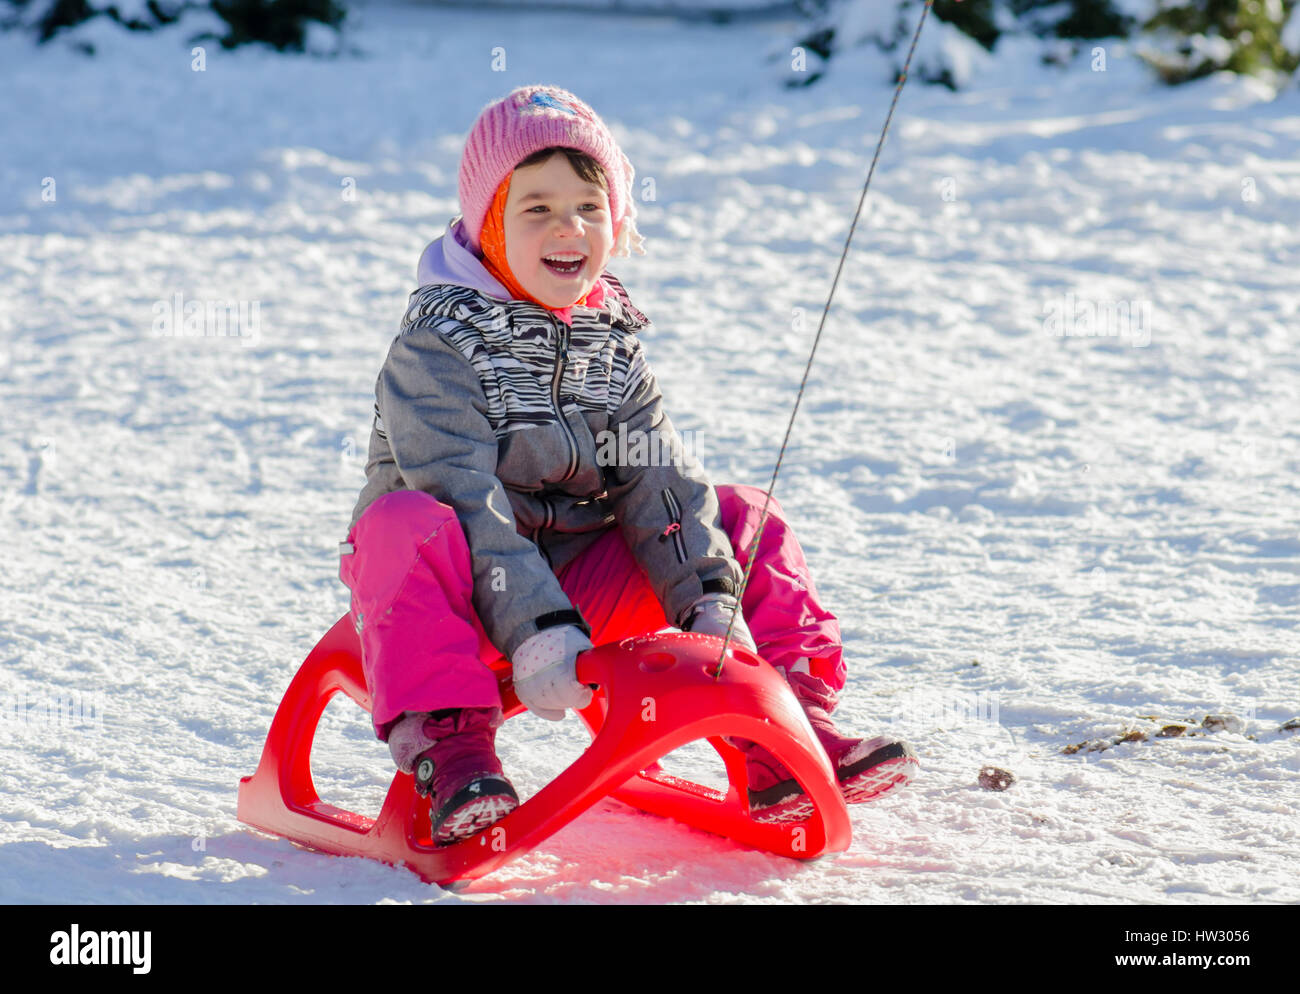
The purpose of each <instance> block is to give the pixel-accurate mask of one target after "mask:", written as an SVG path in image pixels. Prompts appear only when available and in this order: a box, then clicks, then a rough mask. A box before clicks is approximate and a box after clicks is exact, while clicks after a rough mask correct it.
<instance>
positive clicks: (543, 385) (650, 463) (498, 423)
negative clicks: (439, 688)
mask: <svg viewBox="0 0 1300 994" xmlns="http://www.w3.org/2000/svg"><path fill="white" fill-rule="evenodd" d="M436 246H437V243H435V244H434V245H433V246H430V248H431V249H433V248H435V247H436ZM461 248H462V247H461V246H460V245H456V246H453V247H452V249H451V252H453V253H456V255H457V260H458V261H459V263H460V264H461V266H462V267H464V266H466V265H470V266H472V263H466V260H465V259H464V253H463V251H457V250H460V249H461ZM427 254H428V251H427V250H426V255H427ZM449 254H450V253H449ZM480 269H481V267H480ZM482 273H483V277H484V278H485V279H483V282H486V280H487V279H490V277H487V275H486V270H482ZM421 275H422V276H427V275H428V274H427V272H425V270H424V267H423V265H422V272H421ZM452 278H453V279H458V280H460V281H461V282H460V283H454V282H443V283H432V284H427V285H423V286H421V287H420V289H418V290H416V291H415V292H414V293H413V294H412V295H411V298H410V301H409V304H408V307H407V312H406V315H405V317H404V319H403V321H402V326H401V331H400V333H399V334H398V336H397V338H396V339H394V341H393V343H392V346H391V348H390V349H389V352H388V358H387V360H386V361H385V363H384V366H383V369H382V370H381V371H380V374H379V379H378V382H377V383H376V385H375V396H376V404H375V419H374V425H373V428H372V430H371V436H370V450H369V457H368V460H367V463H366V477H367V482H366V485H365V487H364V489H363V490H362V492H361V496H360V498H359V499H358V501H357V504H356V508H355V510H354V511H353V515H352V521H353V523H355V522H356V521H357V519H358V518H360V516H361V514H362V512H363V511H364V510H365V509H366V507H368V506H369V505H370V504H371V502H373V501H374V500H376V499H377V498H378V497H380V496H382V495H383V494H386V493H389V492H391V491H393V490H402V489H418V490H423V491H426V492H427V493H430V494H432V495H433V496H434V497H436V498H437V499H438V500H440V501H442V502H444V503H446V504H449V505H450V506H451V507H452V508H454V509H455V511H456V514H457V517H458V519H459V520H460V523H461V525H462V526H463V528H464V531H465V535H466V538H467V539H468V542H469V547H470V552H471V554H472V559H473V573H474V594H473V604H474V607H475V610H476V611H477V613H478V615H479V617H480V619H481V621H482V622H483V627H484V629H485V630H486V632H487V634H488V637H489V638H491V640H492V642H493V644H494V645H496V647H497V648H498V649H500V650H501V651H502V652H503V653H504V654H505V655H506V656H507V657H509V656H512V655H513V653H514V651H515V649H516V648H517V647H518V646H519V644H520V643H521V642H523V641H524V640H525V639H526V638H528V637H529V636H530V635H533V634H535V633H536V632H537V631H538V630H539V628H545V627H548V625H550V624H555V623H560V622H564V621H578V622H579V623H580V624H581V625H582V627H584V628H586V629H587V630H588V634H590V629H589V627H588V626H587V625H586V624H585V622H582V621H581V620H580V618H578V617H575V616H574V615H573V613H572V612H573V605H572V604H571V603H570V601H569V599H568V597H567V596H566V595H565V593H564V591H563V590H562V589H561V587H560V584H559V581H558V580H557V579H556V576H555V573H556V572H558V571H559V570H560V569H561V568H563V567H564V566H565V565H566V564H567V563H568V562H570V561H571V560H572V559H573V558H574V557H576V556H577V555H578V554H579V553H581V552H582V551H583V550H584V549H586V548H587V547H588V546H589V545H590V544H591V543H592V542H593V541H595V540H596V539H597V538H598V537H600V535H602V534H603V533H604V532H605V531H606V530H607V529H608V528H610V527H611V526H614V525H617V526H618V527H619V528H620V529H621V531H622V534H623V537H624V539H625V541H626V542H627V544H628V547H629V548H630V549H631V550H632V553H633V555H634V557H635V559H636V560H637V562H638V563H639V564H640V565H641V567H642V569H643V570H644V571H645V574H646V576H647V577H648V579H649V581H650V584H651V586H652V588H653V590H654V592H655V595H656V596H657V597H658V599H659V602H660V604H661V605H662V606H663V608H664V614H665V616H666V617H667V619H668V621H669V623H671V624H674V625H680V623H681V621H682V620H683V615H684V614H685V613H686V612H687V610H688V609H689V608H690V607H691V606H692V605H693V604H694V602H695V601H696V600H697V599H698V598H699V597H701V596H702V595H703V594H704V593H705V592H707V591H715V590H726V591H730V592H734V591H735V589H736V588H738V587H739V584H740V579H741V570H740V567H739V565H738V564H737V563H736V561H735V559H734V558H733V555H732V550H731V544H730V542H729V540H728V538H727V536H726V534H725V533H724V532H723V531H722V527H721V518H720V514H719V508H718V499H717V494H716V492H715V491H714V489H713V487H712V486H711V485H710V483H709V481H708V479H707V478H706V477H705V475H704V472H703V470H702V469H701V467H700V465H699V463H698V461H696V460H695V459H694V457H693V456H692V455H691V454H690V453H689V452H683V451H682V445H681V442H680V439H679V436H678V435H677V433H676V432H675V431H674V429H673V426H672V423H671V422H670V421H669V419H668V416H667V414H665V413H664V410H663V406H662V403H661V398H660V392H659V387H658V385H657V383H656V381H655V377H654V374H653V373H652V372H651V370H650V367H649V365H648V364H647V362H646V359H645V355H644V353H643V352H642V348H641V342H640V340H639V339H638V337H637V332H638V330H639V329H641V328H643V327H645V326H646V325H648V324H649V321H648V320H647V319H646V317H645V316H644V315H643V314H641V312H640V311H638V310H637V309H636V308H635V307H634V306H633V305H632V303H631V301H630V300H629V299H628V296H627V293H626V291H625V290H624V289H623V287H622V285H621V284H620V283H619V282H618V280H617V279H615V278H613V277H612V276H609V274H605V275H604V276H603V277H602V279H603V280H604V281H605V286H606V290H607V292H606V297H605V302H604V304H602V306H601V308H600V309H594V308H587V307H575V308H574V309H573V323H572V327H570V326H569V325H567V324H565V323H564V322H563V321H562V320H560V319H559V318H558V317H556V316H555V315H554V314H552V313H551V312H550V311H548V310H546V309H545V308H543V307H540V306H538V305H536V304H533V303H530V302H528V301H521V300H510V299H500V298H498V297H495V296H490V295H489V294H488V293H487V292H484V290H483V289H480V288H478V287H476V286H473V285H466V284H468V283H470V282H472V278H471V279H466V278H465V277H464V276H459V277H455V276H453V277H452ZM492 282H493V283H495V281H492ZM498 286H499V285H498ZM502 297H508V295H506V294H504V293H502ZM620 426H622V428H620ZM638 435H640V437H641V438H642V439H645V440H646V441H645V442H644V443H643V444H639V445H638V443H637V441H636V440H637V438H638ZM620 438H622V439H623V440H624V442H625V443H627V444H624V445H623V446H622V447H620V445H619V444H618V440H619V439H620ZM656 453H657V456H658V458H656ZM666 453H671V454H675V455H677V456H679V458H676V459H672V458H663V456H664V455H665V454H666ZM674 463H676V464H674Z"/></svg>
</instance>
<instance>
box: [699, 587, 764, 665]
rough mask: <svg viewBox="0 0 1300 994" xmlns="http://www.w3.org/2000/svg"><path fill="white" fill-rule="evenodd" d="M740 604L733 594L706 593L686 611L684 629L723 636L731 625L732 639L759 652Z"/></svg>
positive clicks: (752, 650) (750, 649)
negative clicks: (733, 622)
mask: <svg viewBox="0 0 1300 994" xmlns="http://www.w3.org/2000/svg"><path fill="white" fill-rule="evenodd" d="M739 606H740V605H739V603H738V602H737V600H736V598H734V597H732V596H731V594H705V595H704V596H703V597H701V598H700V599H699V600H697V601H696V602H695V603H694V604H692V605H691V609H690V610H689V611H688V612H687V613H686V620H685V621H683V622H682V631H684V632H703V633H704V634H705V635H716V636H718V637H719V638H722V637H723V636H724V635H726V634H727V626H728V625H731V641H732V642H737V643H739V644H740V645H743V646H744V647H745V648H746V649H748V650H749V651H750V652H758V647H757V646H756V645H755V644H754V636H753V635H751V634H750V633H749V626H748V625H746V624H745V615H744V613H743V612H741V611H739V610H738V608H739ZM732 615H735V618H736V621H735V624H732V621H731V618H732Z"/></svg>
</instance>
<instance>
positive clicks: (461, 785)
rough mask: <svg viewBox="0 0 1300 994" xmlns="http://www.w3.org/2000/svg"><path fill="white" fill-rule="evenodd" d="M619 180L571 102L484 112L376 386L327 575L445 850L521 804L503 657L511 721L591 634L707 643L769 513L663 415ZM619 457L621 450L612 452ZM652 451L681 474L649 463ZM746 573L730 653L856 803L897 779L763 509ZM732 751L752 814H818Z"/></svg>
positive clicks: (828, 629)
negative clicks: (743, 660)
mask: <svg viewBox="0 0 1300 994" xmlns="http://www.w3.org/2000/svg"><path fill="white" fill-rule="evenodd" d="M632 177H633V170H632V165H631V163H630V162H628V160H627V158H626V156H624V155H623V153H622V152H621V151H620V149H619V147H618V145H617V144H616V142H615V141H614V138H613V136H612V135H611V134H610V132H609V130H608V129H607V128H606V127H605V125H604V123H603V122H602V121H601V120H600V118H599V117H597V116H596V114H595V112H593V111H592V110H591V108H590V107H588V106H587V105H586V104H585V103H583V102H582V101H581V100H579V99H578V98H576V97H575V96H573V95H572V94H570V93H567V92H566V91H564V90H560V89H557V88H554V87H547V86H527V87H521V88H519V89H517V90H514V91H513V92H512V93H510V94H509V95H507V96H506V97H505V98H504V99H502V100H500V101H497V102H495V103H493V104H490V105H489V106H488V107H486V108H485V109H484V110H483V112H482V113H481V115H480V116H479V118H478V120H477V121H476V122H475V124H474V127H473V129H472V130H471V132H470V134H469V137H468V139H467V140H466V143H465V151H464V155H463V157H462V160H461V165H460V183H459V192H460V206H461V214H460V215H459V216H457V217H456V218H453V219H452V222H451V223H450V225H449V226H448V228H447V232H446V234H444V235H443V236H442V237H440V238H439V239H437V240H436V241H434V242H433V243H432V244H431V245H429V247H428V248H427V249H425V251H424V254H423V256H422V257H421V259H420V264H419V273H418V275H419V282H420V288H419V289H418V290H416V291H415V292H414V293H413V294H412V295H411V298H410V302H409V306H408V308H407V312H406V316H405V318H404V319H403V321H402V327H401V332H400V334H399V335H398V336H397V338H396V339H395V340H394V341H393V344H392V347H391V349H390V350H389V353H388V358H387V360H386V361H385V363H384V366H383V369H382V370H381V371H380V374H379V379H378V382H377V384H376V387H375V394H376V404H375V420H374V427H373V430H372V433H371V437H370V451H369V458H368V461H367V464H366V477H367V483H366V486H365V488H364V489H363V490H362V492H361V496H360V499H359V500H358V501H357V504H356V509H355V511H354V512H353V516H352V525H351V529H350V531H349V533H348V537H347V541H346V542H345V543H344V544H343V549H342V558H341V565H340V577H341V579H342V580H343V582H344V583H345V584H347V586H348V587H349V589H350V590H351V592H352V602H351V609H352V616H353V619H354V622H355V624H356V627H357V632H358V633H359V635H360V638H361V646H362V659H363V668H364V671H365V676H366V682H367V685H368V687H369V689H370V693H371V696H372V700H373V704H374V708H373V715H372V717H373V721H374V728H375V734H376V735H377V736H378V737H379V739H380V740H382V741H386V742H387V743H388V745H389V748H390V750H391V752H392V755H393V759H394V761H395V762H396V763H397V766H398V767H399V768H400V769H401V770H403V771H405V772H408V773H414V775H415V782H416V789H417V790H419V791H420V792H421V793H422V794H425V795H429V796H430V797H431V802H432V803H431V814H432V833H433V838H434V840H435V841H436V842H438V843H440V844H446V843H450V842H454V841H456V840H458V839H461V838H466V837H468V836H470V835H472V834H474V833H476V832H478V831H480V830H481V829H483V828H484V827H486V826H487V825H490V824H491V823H492V822H494V821H496V820H497V819H499V818H501V817H503V816H504V815H506V814H508V813H509V812H510V811H512V810H513V809H514V808H515V807H516V806H517V805H518V803H519V801H518V798H517V796H516V795H515V791H514V788H513V787H512V786H511V784H510V781H509V780H508V779H507V778H506V777H505V775H504V773H503V771H502V769H501V764H500V762H499V761H498V759H497V756H496V752H495V749H494V746H493V740H494V736H495V732H496V729H497V728H498V727H499V726H500V725H501V721H502V718H501V701H500V697H499V695H498V692H497V682H496V679H495V678H494V677H493V675H492V671H491V670H490V668H489V666H488V664H489V663H491V662H493V661H495V660H497V659H499V658H500V657H502V656H504V657H506V658H507V659H509V660H510V662H511V665H512V669H513V679H514V686H515V690H516V692H517V693H518V695H519V699H520V701H522V702H523V703H524V704H525V705H526V706H527V707H528V708H529V710H531V711H533V712H534V713H536V714H537V715H539V716H540V717H542V718H546V719H550V720H559V719H561V718H562V717H563V716H564V712H565V710H566V709H567V708H582V707H585V706H586V705H587V704H588V703H589V702H590V700H591V689H590V688H589V687H587V686H584V685H583V684H580V683H578V681H577V679H576V676H575V672H576V671H575V666H576V660H577V656H578V654H579V653H581V652H583V651H584V650H587V649H590V648H591V647H592V644H593V640H594V642H595V643H597V644H603V643H606V642H611V641H616V640H618V639H622V638H627V637H630V636H634V635H640V634H644V633H646V632H653V631H657V630H659V629H662V628H664V627H668V626H676V627H678V628H680V629H683V630H687V631H694V632H705V633H708V634H712V635H722V634H723V633H724V632H725V631H726V630H727V626H728V623H729V622H730V621H731V619H732V615H733V614H734V612H735V610H736V608H737V603H736V594H737V593H738V591H739V589H740V581H741V577H742V575H743V568H744V565H745V561H746V556H747V555H748V553H749V547H750V545H751V544H752V542H753V538H754V535H755V532H756V530H757V527H758V520H759V516H760V513H761V509H762V506H763V500H764V497H765V494H764V492H763V491H761V490H759V489H756V488H754V487H747V486H719V487H717V488H716V490H715V488H714V487H712V486H711V485H710V484H709V481H708V479H707V478H706V477H705V474H704V472H703V470H702V469H701V468H700V466H699V464H698V462H696V461H695V460H694V459H693V458H692V457H690V456H689V455H685V454H684V453H683V452H682V446H681V442H680V439H679V437H678V435H677V434H676V432H675V431H674V429H673V426H672V423H671V422H670V421H669V419H668V416H667V414H666V413H665V412H664V410H663V407H662V404H661V400H660V392H659V387H658V385H657V383H656V380H655V377H654V374H653V373H652V372H651V370H650V367H649V365H648V364H647V362H646V358H645V355H644V353H643V352H642V349H641V343H640V341H639V339H638V333H639V332H640V331H641V330H642V329H644V328H646V327H648V325H649V321H648V319H647V318H646V317H645V315H643V314H642V313H641V312H640V311H639V310H637V308H636V307H634V306H633V305H632V302H631V300H630V299H629V298H628V294H627V292H626V291H625V290H624V288H623V286H622V284H621V283H620V282H619V281H618V280H617V279H615V278H614V277H613V276H612V275H611V274H609V273H608V272H606V271H605V265H606V263H607V262H608V261H609V259H610V257H611V256H614V255H628V254H630V253H631V252H632V251H637V252H640V253H642V254H644V251H643V249H642V248H641V243H642V239H641V237H640V235H639V234H638V233H637V230H636V224H635V217H636V208H635V205H634V204H633V202H632V191H633V186H632ZM612 438H619V439H626V440H627V443H628V444H626V445H624V446H623V447H622V450H621V451H619V452H617V453H615V454H614V455H613V456H611V454H610V448H611V446H610V445H609V444H607V443H608V441H609V440H610V439H612ZM598 440H600V441H598ZM664 451H668V452H671V453H673V454H674V455H675V456H677V458H674V459H667V460H664V459H647V458H645V454H646V453H647V452H649V453H654V452H660V453H662V452H664ZM646 463H649V465H647V464H646ZM664 463H666V464H664ZM756 555H757V559H758V561H757V562H756V563H755V564H754V569H753V570H752V572H751V576H750V581H749V584H748V585H747V587H746V589H745V595H744V603H743V605H742V610H741V617H738V618H736V619H735V625H734V628H733V629H732V638H733V639H734V640H735V641H737V642H740V643H742V644H744V645H746V646H748V647H749V648H751V649H755V651H758V652H759V653H760V654H761V655H762V656H763V658H764V659H766V660H767V661H768V662H769V663H771V664H772V665H773V666H776V667H777V668H778V669H779V670H781V672H782V673H784V674H785V676H786V679H787V680H788V681H789V683H790V686H791V687H792V689H793V690H794V692H795V694H796V696H797V697H798V699H799V700H800V702H801V703H802V704H803V706H804V709H805V711H806V713H807V715H808V718H809V720H810V722H811V724H812V727H813V728H814V730H815V731H816V733H817V736H818V738H819V739H820V741H821V743H822V745H823V746H824V747H825V749H826V752H827V755H828V757H829V758H830V760H831V764H832V766H833V767H834V769H835V770H836V773H837V776H838V778H839V782H840V785H841V788H842V790H843V792H844V796H845V799H846V800H847V801H850V802H857V801H865V800H869V799H871V798H874V797H878V796H879V795H880V794H882V793H883V792H885V791H887V790H889V789H891V788H893V787H896V786H899V785H901V784H903V783H906V782H907V781H908V779H910V777H911V775H912V773H913V772H914V771H915V769H916V756H915V753H914V752H913V751H912V749H911V748H910V747H909V746H908V745H907V744H906V743H904V742H900V741H896V740H894V739H891V738H888V737H883V736H882V737H877V738H874V739H870V740H862V739H856V738H852V737H849V736H845V735H843V734H841V733H840V732H839V731H837V730H836V728H835V726H834V725H833V724H832V722H831V719H830V712H831V711H832V710H834V708H835V704H836V692H837V691H839V690H841V689H842V688H843V687H844V683H845V668H844V664H843V662H842V661H841V658H840V657H841V647H840V631H839V625H838V623H837V621H836V619H835V617H834V616H833V615H832V614H831V613H830V612H829V611H827V610H826V609H825V608H823V607H822V606H821V604H820V603H819V602H818V598H817V592H816V589H815V587H814V585H813V581H812V577H811V576H810V575H809V573H808V567H807V565H806V563H805V562H804V556H803V552H802V550H801V549H800V547H799V543H798V542H797V541H796V539H795V537H794V534H793V533H792V531H791V530H790V527H789V525H788V524H787V523H786V522H785V520H784V516H783V512H782V510H781V507H780V505H779V504H778V503H777V502H776V501H775V500H773V501H772V502H771V505H770V506H769V515H768V522H767V525H766V526H765V528H764V530H763V541H762V546H761V547H760V548H759V549H758V551H757V553H756ZM751 631H752V633H753V634H752V635H751V634H750V633H751ZM756 642H757V648H755V646H756ZM734 744H735V745H737V746H738V747H740V748H741V749H743V750H745V752H746V755H747V771H748V775H749V800H750V807H751V810H752V812H753V813H754V816H755V817H756V818H760V819H762V820H767V821H793V820H799V819H804V818H807V817H809V816H810V814H811V804H810V802H808V800H807V798H806V797H805V796H804V794H803V792H802V790H801V788H800V787H799V785H798V783H797V781H795V780H794V778H793V777H792V776H791V775H790V773H789V771H787V770H786V769H785V768H784V767H783V766H782V765H781V764H780V763H779V762H778V761H777V760H776V759H775V758H773V757H772V756H771V754H770V753H768V752H767V751H766V750H764V749H762V748H761V747H759V746H757V745H756V744H754V743H752V742H748V741H743V740H736V741H735V743H734Z"/></svg>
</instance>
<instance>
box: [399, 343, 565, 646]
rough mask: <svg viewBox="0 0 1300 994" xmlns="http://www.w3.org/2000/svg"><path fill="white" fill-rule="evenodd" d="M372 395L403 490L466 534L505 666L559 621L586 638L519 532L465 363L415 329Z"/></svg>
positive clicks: (483, 612)
mask: <svg viewBox="0 0 1300 994" xmlns="http://www.w3.org/2000/svg"><path fill="white" fill-rule="evenodd" d="M375 395H376V400H377V403H378V407H379V413H380V417H381V418H382V420H383V424H384V429H385V432H386V434H387V436H388V445H389V448H390V449H391V451H392V455H393V460H394V461H395V462H396V464H397V469H398V472H400V473H401V476H402V479H403V481H404V482H405V483H406V486H407V488H408V489H411V490H423V491H424V492H425V493H428V494H431V495H432V496H434V497H436V498H437V499H438V500H440V501H442V502H443V503H444V504H447V505H449V506H451V507H452V509H453V510H455V512H456V517H457V518H458V519H459V521H460V524H461V527H462V528H463V529H464V531H465V537H466V539H467V540H468V542H469V549H470V556H471V561H472V569H473V575H474V593H473V598H472V600H473V605H474V610H475V611H476V612H477V613H478V616H479V619H480V620H481V621H482V623H483V628H484V630H485V631H486V632H487V635H488V638H490V639H491V640H492V643H493V645H495V646H496V647H497V648H498V649H500V650H501V651H502V652H503V653H504V654H505V656H506V657H507V658H510V657H511V656H513V654H514V651H515V649H517V648H518V647H519V644H520V643H521V642H523V641H524V640H525V639H526V638H528V637H529V636H530V635H534V634H536V633H537V631H538V630H539V628H545V627H548V626H549V625H551V624H555V623H557V622H572V623H576V624H579V625H580V627H582V628H583V629H584V630H585V631H587V633H588V634H590V628H589V627H588V626H587V625H586V623H585V622H584V621H582V619H581V616H580V615H578V614H577V612H576V611H574V608H573V604H572V603H571V602H570V600H569V598H568V595H567V594H565V592H564V590H563V588H561V586H560V582H559V580H558V579H556V577H555V574H554V573H552V572H551V569H550V567H549V566H548V565H547V564H546V561H545V560H544V559H543V558H542V555H541V552H540V551H539V550H538V548H537V546H536V545H534V544H533V543H532V542H531V541H529V539H528V538H527V537H526V536H524V535H521V534H520V533H519V532H518V530H517V528H516V523H515V516H514V511H513V510H512V509H511V506H510V500H509V497H508V496H507V493H506V489H505V485H504V484H503V483H502V482H501V480H500V479H499V478H498V477H497V475H496V467H497V439H496V434H495V433H494V432H493V430H492V425H491V423H490V422H489V421H488V417H487V409H488V406H487V397H486V395H485V394H484V391H483V385H482V383H481V382H480V381H479V378H478V375H477V373H475V371H474V367H473V366H472V365H471V364H470V361H469V360H468V359H467V358H466V357H465V356H464V355H463V354H462V353H461V352H460V351H459V350H457V349H456V348H455V346H453V345H452V344H451V343H450V342H448V341H447V340H446V339H445V338H444V337H443V336H442V335H440V334H439V333H438V332H437V330H436V327H431V326H430V324H428V323H420V324H416V325H413V326H412V327H410V328H408V329H407V330H405V331H404V332H403V333H402V334H401V335H399V336H398V337H397V339H396V340H395V341H394V342H393V344H392V347H391V348H390V349H389V352H388V358H387V360H386V361H385V362H384V366H383V369H382V370H381V371H380V374H379V380H378V383H377V384H376V385H375ZM568 614H572V615H573V617H567V616H566V615H568Z"/></svg>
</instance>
